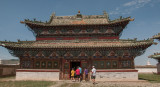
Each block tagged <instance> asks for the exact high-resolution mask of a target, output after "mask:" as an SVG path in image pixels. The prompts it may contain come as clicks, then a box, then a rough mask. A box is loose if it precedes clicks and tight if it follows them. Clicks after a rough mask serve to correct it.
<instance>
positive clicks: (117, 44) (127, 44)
mask: <svg viewBox="0 0 160 87" xmlns="http://www.w3.org/2000/svg"><path fill="white" fill-rule="evenodd" d="M152 44H153V40H152V39H148V40H141V41H137V40H57V41H54V40H53V41H45V40H44V41H18V42H7V41H1V42H0V45H1V46H4V47H6V48H13V49H14V48H15V49H16V48H51V49H53V48H122V49H123V48H147V47H149V46H150V45H152Z"/></svg>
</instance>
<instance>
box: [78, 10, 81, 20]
mask: <svg viewBox="0 0 160 87" xmlns="http://www.w3.org/2000/svg"><path fill="white" fill-rule="evenodd" d="M77 19H82V14H81V13H80V10H79V11H78V14H77Z"/></svg>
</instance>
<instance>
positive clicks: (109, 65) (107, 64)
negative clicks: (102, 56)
mask: <svg viewBox="0 0 160 87" xmlns="http://www.w3.org/2000/svg"><path fill="white" fill-rule="evenodd" d="M106 68H107V69H110V68H111V61H106Z"/></svg>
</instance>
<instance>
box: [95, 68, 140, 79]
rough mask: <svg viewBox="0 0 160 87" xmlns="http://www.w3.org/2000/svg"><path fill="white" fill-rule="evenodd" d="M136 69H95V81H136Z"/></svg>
mask: <svg viewBox="0 0 160 87" xmlns="http://www.w3.org/2000/svg"><path fill="white" fill-rule="evenodd" d="M137 80H138V70H135V69H116V70H112V69H110V70H97V72H96V81H137Z"/></svg>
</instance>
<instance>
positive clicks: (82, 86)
mask: <svg viewBox="0 0 160 87" xmlns="http://www.w3.org/2000/svg"><path fill="white" fill-rule="evenodd" d="M75 83H76V84H75ZM72 84H74V85H72ZM51 87H160V83H150V82H148V81H136V82H96V84H95V85H94V84H92V82H91V81H89V82H85V81H82V82H72V81H59V82H57V84H55V85H53V86H51Z"/></svg>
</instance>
